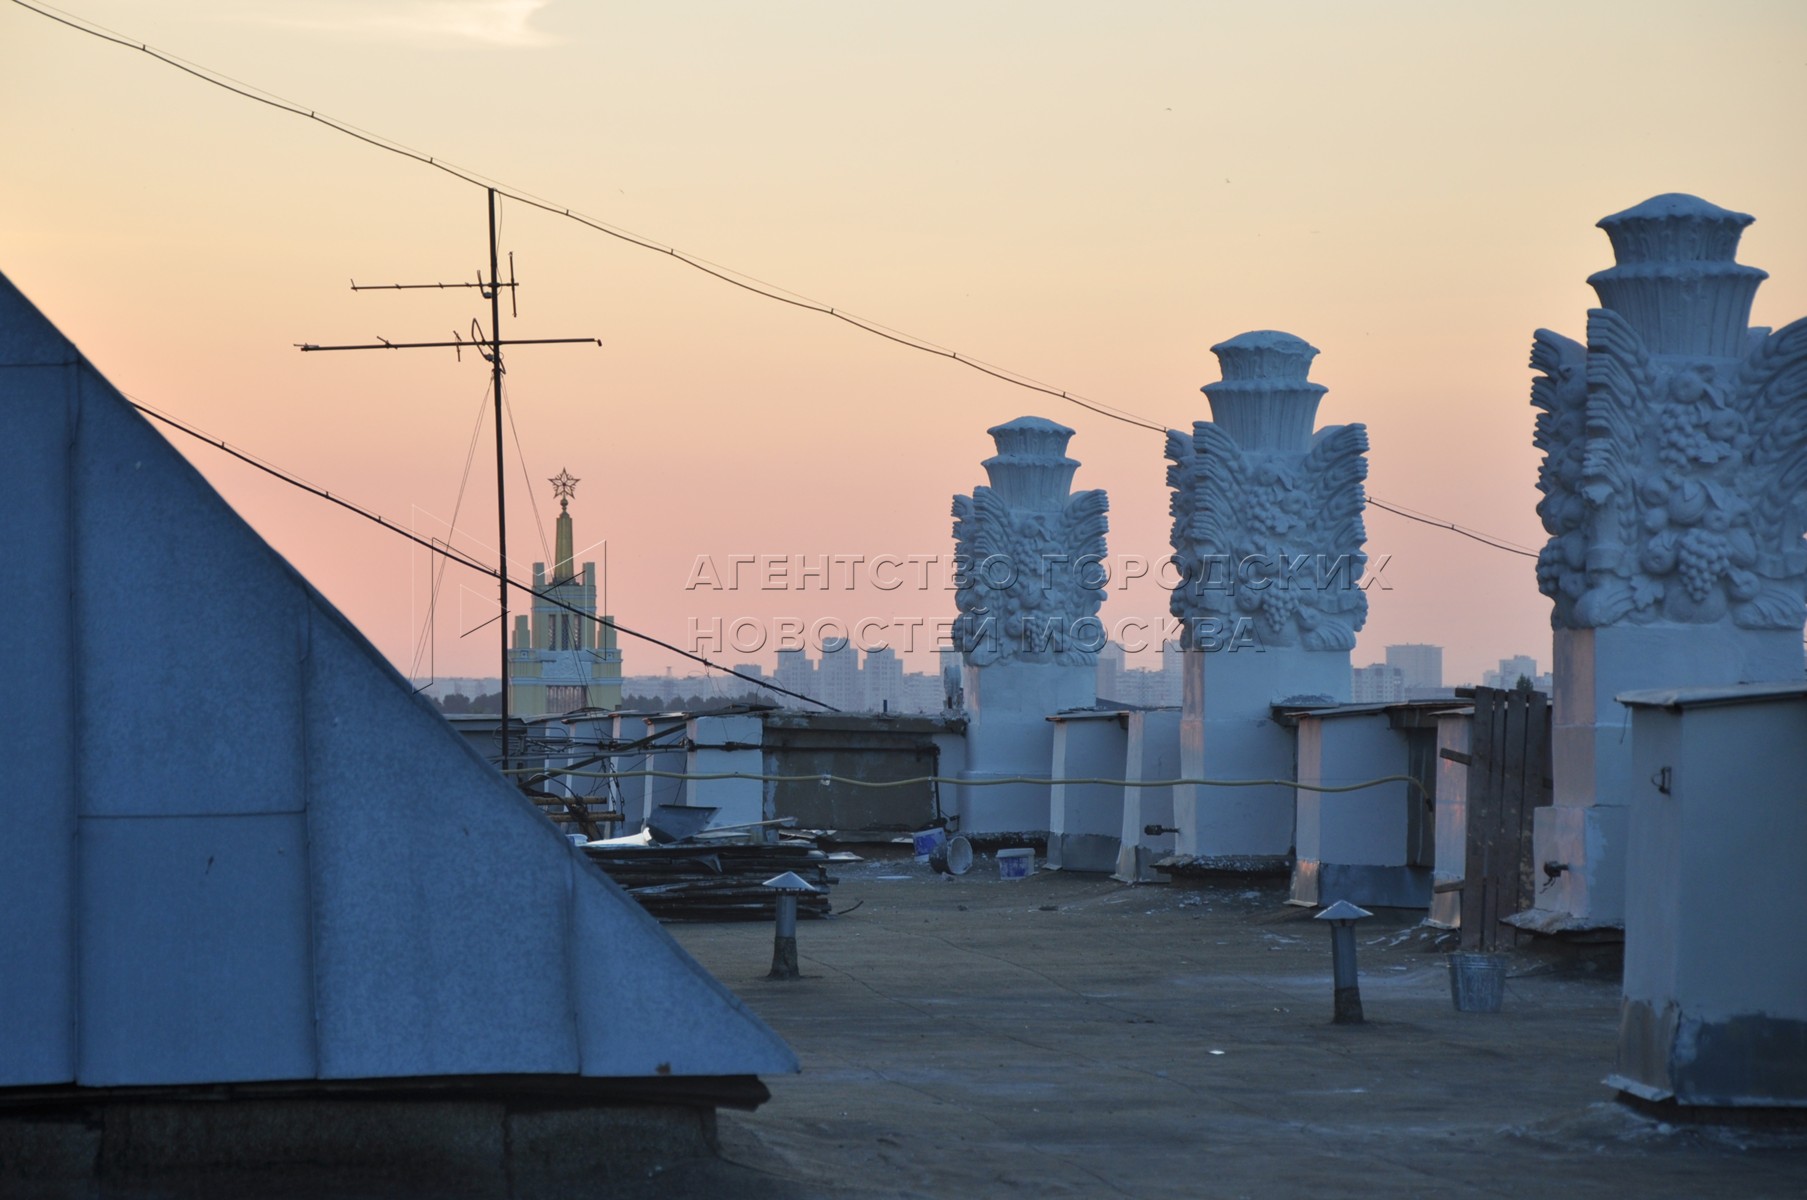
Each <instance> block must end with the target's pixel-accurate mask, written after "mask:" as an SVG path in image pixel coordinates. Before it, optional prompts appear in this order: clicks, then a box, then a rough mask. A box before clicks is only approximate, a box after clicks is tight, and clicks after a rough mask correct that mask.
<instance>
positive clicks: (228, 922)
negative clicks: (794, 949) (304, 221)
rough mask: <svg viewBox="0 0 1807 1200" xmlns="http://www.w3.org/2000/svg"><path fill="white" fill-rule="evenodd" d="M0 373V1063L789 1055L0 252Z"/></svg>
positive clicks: (733, 1065) (413, 1066)
mask: <svg viewBox="0 0 1807 1200" xmlns="http://www.w3.org/2000/svg"><path fill="white" fill-rule="evenodd" d="M0 376H3V377H4V379H5V387H4V390H3V391H0V513H3V514H4V517H3V518H0V583H4V586H0V661H4V662H6V663H7V664H8V669H9V670H10V671H12V672H13V673H14V676H15V678H17V679H29V680H31V681H32V686H31V687H30V688H26V687H11V688H5V689H0V725H3V726H4V727H5V728H6V729H7V731H8V733H9V735H10V736H9V740H8V752H7V757H6V758H5V759H4V760H0V817H4V819H5V822H6V824H5V830H6V836H5V837H4V838H0V913H4V914H5V919H4V920H0V1087H7V1086H28V1085H42V1084H64V1083H71V1082H73V1083H78V1084H83V1085H112V1084H127V1083H129V1084H139V1085H159V1084H180V1083H206V1082H226V1081H232V1080H253V1079H256V1080H278V1079H317V1078H335V1077H336V1078H344V1077H372V1076H408V1077H422V1076H434V1075H475V1074H533V1073H549V1072H556V1073H569V1074H577V1073H582V1074H586V1075H659V1076H663V1075H667V1074H670V1075H710V1076H720V1075H753V1074H765V1073H772V1072H789V1071H794V1070H796V1069H797V1062H796V1059H795V1057H794V1056H793V1055H792V1054H791V1052H790V1050H789V1049H788V1048H787V1047H786V1046H785V1045H784V1043H783V1042H782V1041H781V1040H780V1039H779V1038H778V1037H777V1036H776V1035H775V1034H774V1033H772V1031H771V1030H770V1029H768V1028H767V1027H766V1026H765V1025H764V1024H763V1023H761V1022H760V1021H759V1020H758V1018H757V1017H755V1016H754V1015H753V1014H752V1013H750V1012H748V1011H747V1010H746V1008H745V1007H744V1006H742V1005H741V1004H740V1002H739V1001H738V1000H736V999H735V998H734V996H732V995H731V994H730V993H729V992H728V991H727V990H726V989H725V988H723V987H722V986H721V985H720V984H719V983H717V982H716V981H715V980H713V979H711V978H710V977H709V976H708V975H707V974H706V973H705V972H704V971H702V970H701V968H699V967H698V966H697V965H696V964H695V962H694V961H692V960H691V959H690V957H689V956H688V955H687V954H685V953H684V951H683V950H682V949H681V948H680V947H678V945H677V944H676V943H675V942H673V941H672V940H671V938H670V937H669V936H668V935H666V934H665V932H664V931H663V930H661V929H660V928H659V927H658V926H657V924H656V923H654V922H653V921H652V920H651V919H650V918H649V917H647V916H646V914H645V913H644V912H642V911H641V910H640V908H639V906H638V905H636V904H635V903H634V902H633V901H632V900H630V899H628V898H627V897H626V896H625V895H624V894H623V893H622V892H621V891H620V889H618V888H616V887H615V886H614V885H613V884H612V883H610V882H609V881H608V880H607V879H606V878H604V877H603V876H602V875H601V874H600V872H598V871H596V870H595V869H594V868H593V867H591V866H590V864H589V863H587V862H585V861H584V860H583V859H582V857H581V855H579V854H578V852H576V851H575V850H574V849H573V848H572V847H571V846H570V845H569V844H568V843H567V842H566V841H565V839H564V838H563V837H561V836H560V835H559V833H558V832H557V831H556V830H555V829H554V828H553V827H552V826H551V825H550V824H549V823H548V822H546V821H545V820H544V819H542V818H541V817H540V816H539V814H538V813H537V812H536V811H535V810H534V808H533V806H532V805H531V804H530V803H529V802H528V801H527V800H526V799H525V798H524V797H523V796H522V795H521V794H520V793H519V792H518V791H517V790H516V789H515V788H514V787H512V786H511V785H510V784H509V783H508V782H507V781H506V780H504V779H503V777H502V776H501V775H499V774H498V773H497V772H496V771H495V769H494V768H493V767H491V766H490V765H489V764H488V763H487V762H485V761H484V760H483V759H482V758H481V757H479V756H478V755H477V753H476V752H475V751H474V750H472V749H471V748H470V747H469V746H468V745H467V744H466V742H465V740H464V739H463V738H461V737H460V736H459V735H458V733H457V732H456V731H454V730H453V729H452V727H451V726H450V725H448V724H447V723H446V721H445V720H444V719H443V718H442V717H441V716H440V715H439V713H438V712H437V711H436V710H435V709H434V707H433V706H432V705H431V704H430V702H428V701H426V700H425V699H423V698H422V697H419V696H416V695H414V694H413V691H412V689H411V688H410V687H409V685H408V683H407V681H406V680H404V679H403V678H402V677H401V676H400V675H399V674H397V673H396V671H395V670H394V668H393V667H391V666H390V665H389V664H388V663H387V662H386V661H384V660H383V658H382V656H381V655H380V654H379V653H378V652H377V650H376V649H375V648H374V647H373V646H371V645H370V643H369V642H368V641H366V640H365V639H364V638H363V636H362V635H360V634H359V633H358V632H357V631H356V629H354V628H353V627H352V626H351V624H350V623H349V622H347V621H346V620H345V619H344V617H343V616H341V615H340V614H339V613H338V611H337V610H335V609H334V608H333V607H332V605H331V604H329V603H328V602H327V601H326V600H325V599H324V598H323V597H321V596H320V595H319V593H318V592H316V591H315V590H314V589H313V588H312V587H310V586H309V585H308V584H307V582H306V580H304V579H303V578H302V577H301V576H300V575H298V574H297V573H296V572H295V571H294V570H293V569H292V568H291V567H290V566H289V565H288V564H287V563H286V562H284V561H283V559H282V557H281V556H280V555H278V554H277V553H276V552H275V551H274V550H273V549H271V548H270V546H269V545H267V544H266V543H265V542H263V541H262V539H260V538H259V537H257V535H256V534H255V533H254V532H252V530H251V529H250V528H249V526H247V525H246V524H245V523H244V521H243V520H242V519H241V518H239V517H238V515H237V514H235V513H234V512H233V511H232V510H231V508H230V507H229V506H228V505H226V503H225V502H224V501H223V500H222V499H221V498H220V497H219V496H218V494H217V493H215V492H214V491H213V490H212V488H211V487H209V486H208V485H207V483H206V482H205V480H203V479H202V478H201V476H200V475H199V473H198V472H196V471H195V470H194V469H193V468H192V467H191V466H189V464H188V463H187V461H186V460H185V459H183V457H182V456H181V455H180V454H178V453H177V452H176V450H175V449H174V448H173V447H171V446H170V445H169V443H168V442H166V441H165V440H164V439H163V437H162V436H160V435H159V434H158V433H157V432H156V431H155V430H154V429H153V428H152V427H151V426H150V425H149V424H148V423H147V422H146V421H145V420H144V419H143V418H142V417H140V416H139V415H138V414H137V413H136V412H135V411H133V410H132V409H131V408H130V406H129V405H128V404H127V403H126V401H125V400H124V398H123V397H121V396H120V395H119V394H118V392H116V391H115V390H114V389H113V388H112V387H111V386H110V385H109V384H108V383H107V382H106V380H105V379H103V378H102V377H101V376H100V375H99V374H98V373H97V372H96V371H95V370H94V369H93V367H91V366H90V365H89V364H88V363H87V362H86V361H84V360H83V359H82V358H81V356H80V355H79V354H78V353H77V352H76V351H75V349H74V348H73V347H72V346H71V345H70V344H69V343H68V342H67V341H66V340H65V339H64V338H63V337H62V336H61V335H60V334H59V333H57V331H56V330H55V329H54V327H52V326H51V325H50V323H49V322H48V321H46V320H45V319H44V318H43V316H42V315H41V314H39V313H38V312H37V310H36V309H34V308H33V307H32V306H31V305H30V303H29V302H27V301H26V300H25V299H24V297H22V296H21V295H20V294H19V293H18V292H17V291H16V290H15V289H14V288H13V286H12V285H11V283H10V282H8V281H7V280H5V279H4V277H0ZM122 581H124V583H125V584H128V585H129V586H122Z"/></svg>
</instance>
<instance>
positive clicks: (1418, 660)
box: [1387, 642, 1443, 693]
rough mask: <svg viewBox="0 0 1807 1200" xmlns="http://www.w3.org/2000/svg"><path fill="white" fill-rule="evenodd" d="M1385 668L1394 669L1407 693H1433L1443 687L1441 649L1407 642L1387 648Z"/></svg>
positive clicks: (1421, 643)
mask: <svg viewBox="0 0 1807 1200" xmlns="http://www.w3.org/2000/svg"><path fill="white" fill-rule="evenodd" d="M1387 666H1389V667H1393V668H1396V669H1397V670H1398V671H1399V676H1400V678H1401V679H1402V680H1403V681H1404V688H1405V690H1406V691H1407V692H1408V693H1412V692H1435V691H1438V690H1440V689H1441V688H1442V687H1443V647H1441V646H1432V645H1428V644H1426V643H1423V642H1407V643H1405V644H1404V645H1399V646H1388V647H1387Z"/></svg>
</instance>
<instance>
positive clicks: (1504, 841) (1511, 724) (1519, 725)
mask: <svg viewBox="0 0 1807 1200" xmlns="http://www.w3.org/2000/svg"><path fill="white" fill-rule="evenodd" d="M1531 695H1532V693H1530V692H1521V691H1519V690H1517V689H1516V688H1515V689H1513V690H1511V691H1508V692H1506V694H1505V697H1504V698H1505V701H1506V703H1505V718H1506V729H1505V745H1504V746H1503V748H1502V749H1503V753H1502V754H1501V755H1500V766H1501V772H1500V806H1499V824H1498V825H1497V826H1495V828H1494V831H1493V837H1494V843H1493V855H1492V857H1493V872H1492V875H1493V880H1494V892H1493V894H1494V897H1495V899H1496V901H1497V908H1496V910H1495V912H1494V917H1495V920H1496V921H1497V920H1498V919H1499V918H1502V917H1509V916H1511V915H1512V914H1513V913H1516V912H1517V911H1518V910H1519V909H1518V894H1519V874H1520V864H1521V863H1522V862H1523V860H1524V859H1525V858H1526V857H1528V855H1529V848H1528V847H1526V846H1524V845H1523V844H1522V842H1523V839H1522V838H1521V837H1520V836H1519V830H1520V829H1521V828H1523V826H1524V811H1525V773H1526V771H1525V768H1526V762H1525V741H1526V734H1525V730H1526V720H1527V718H1528V717H1529V715H1530V713H1529V709H1530V705H1529V704H1528V703H1527V702H1528V701H1529V700H1530V698H1531ZM1491 932H1492V934H1493V936H1494V937H1496V938H1498V939H1500V940H1501V941H1503V942H1504V943H1505V944H1506V945H1508V946H1511V945H1515V944H1516V943H1517V931H1516V930H1514V929H1512V927H1511V926H1506V927H1504V928H1502V927H1500V926H1498V925H1497V924H1496V925H1495V927H1494V928H1493V930H1492V931H1491Z"/></svg>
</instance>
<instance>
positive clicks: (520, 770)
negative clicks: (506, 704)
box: [502, 767, 1430, 795]
mask: <svg viewBox="0 0 1807 1200" xmlns="http://www.w3.org/2000/svg"><path fill="white" fill-rule="evenodd" d="M502 774H504V775H532V776H534V779H533V780H532V781H530V782H538V781H541V780H546V779H550V778H552V777H553V776H555V775H571V776H575V777H577V778H579V779H697V780H718V779H742V780H748V781H755V782H760V783H819V784H821V785H822V786H823V787H827V786H828V785H829V784H831V783H841V784H846V785H847V786H849V787H863V788H896V787H915V786H917V785H918V784H925V783H933V784H943V783H948V784H956V785H958V786H960V787H997V786H999V785H1002V784H1016V783H1023V784H1031V785H1037V786H1049V787H1051V786H1053V785H1054V784H1057V783H1059V784H1087V785H1093V784H1096V785H1100V786H1103V787H1124V788H1153V787H1182V786H1188V785H1192V786H1198V787H1289V788H1297V789H1299V790H1300V791H1302V792H1325V793H1338V792H1359V791H1363V790H1365V789H1367V788H1371V787H1379V786H1380V785H1382V784H1385V783H1406V784H1410V785H1411V786H1413V787H1415V788H1417V789H1418V790H1419V791H1420V792H1421V793H1424V794H1425V795H1429V794H1430V793H1429V790H1428V789H1427V788H1426V787H1425V786H1424V784H1423V782H1422V781H1420V780H1417V779H1414V778H1413V777H1412V776H1410V775H1382V776H1379V777H1378V778H1375V779H1364V780H1362V781H1361V782H1360V783H1341V784H1326V783H1302V782H1300V781H1299V780H1297V779H1043V778H1040V777H1037V776H1032V775H999V776H987V777H986V778H984V779H960V778H956V777H952V776H947V775H918V776H916V777H915V778H912V779H856V778H854V777H853V776H851V775H830V774H826V773H823V774H815V775H764V774H760V773H758V772H753V771H707V772H686V771H581V770H576V769H566V768H562V767H512V768H510V769H508V770H506V771H504V772H502Z"/></svg>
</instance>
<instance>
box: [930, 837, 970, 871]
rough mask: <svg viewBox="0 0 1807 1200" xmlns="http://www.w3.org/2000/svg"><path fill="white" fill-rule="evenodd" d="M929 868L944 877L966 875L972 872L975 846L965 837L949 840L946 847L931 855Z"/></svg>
mask: <svg viewBox="0 0 1807 1200" xmlns="http://www.w3.org/2000/svg"><path fill="white" fill-rule="evenodd" d="M929 866H931V867H934V868H935V869H936V870H937V871H939V872H941V873H942V874H943V875H964V874H966V873H967V872H968V871H970V870H972V866H973V844H972V843H971V842H969V841H967V840H966V839H965V838H963V837H956V838H949V839H948V842H947V844H946V845H945V846H942V847H941V848H940V849H938V850H936V851H935V852H934V853H933V854H931V855H929Z"/></svg>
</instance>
